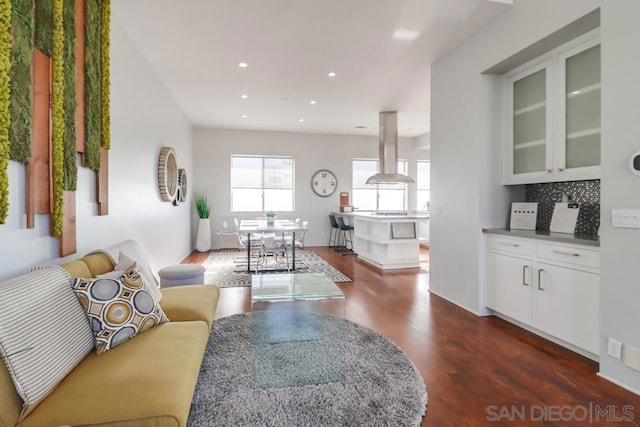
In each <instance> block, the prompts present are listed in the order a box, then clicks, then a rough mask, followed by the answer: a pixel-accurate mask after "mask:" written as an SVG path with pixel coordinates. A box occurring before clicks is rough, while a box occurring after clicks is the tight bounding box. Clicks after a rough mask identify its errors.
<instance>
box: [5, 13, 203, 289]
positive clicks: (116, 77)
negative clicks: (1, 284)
mask: <svg viewBox="0 0 640 427" xmlns="http://www.w3.org/2000/svg"><path fill="white" fill-rule="evenodd" d="M111 31H112V37H111V117H112V123H111V137H112V140H111V147H112V148H111V151H110V154H109V156H110V157H109V163H110V164H109V215H107V216H97V214H96V212H97V208H96V204H95V202H94V200H95V176H94V174H93V172H91V171H89V170H88V169H84V168H80V170H79V173H78V191H77V193H76V204H77V219H76V221H77V245H78V252H77V254H76V255H74V256H72V257H69V258H74V257H77V256H82V255H84V254H85V253H87V252H88V251H90V250H92V249H96V248H100V247H104V246H107V245H109V244H112V243H116V242H118V241H121V240H124V239H130V238H134V239H136V240H138V242H139V243H140V244H141V246H142V248H143V249H144V250H145V252H146V253H147V254H148V256H149V262H150V263H151V265H152V267H153V268H154V269H155V270H158V269H160V268H162V267H163V266H165V265H167V264H172V263H176V262H178V261H180V260H181V259H182V258H184V257H185V256H186V255H187V254H188V253H189V252H190V251H191V248H192V245H191V239H190V236H191V209H190V206H189V204H185V205H182V206H179V207H173V206H172V205H171V204H169V203H164V202H162V201H161V200H160V196H159V192H158V189H157V184H156V180H157V178H156V168H157V161H158V154H159V152H160V148H161V147H162V146H164V145H170V146H173V147H174V148H175V149H176V153H177V159H178V164H179V166H180V167H183V168H185V169H186V170H187V172H188V173H189V174H191V173H192V170H193V168H192V162H193V159H192V144H191V126H190V124H189V123H188V122H187V120H186V118H185V117H184V115H183V114H182V112H181V110H180V109H179V108H178V106H177V105H176V103H175V102H174V101H173V99H172V97H171V96H170V94H169V92H168V91H167V89H166V88H165V87H164V85H163V84H162V83H161V82H160V80H159V79H158V77H157V76H156V74H155V73H154V71H153V70H152V69H151V68H150V67H149V65H148V64H147V62H146V61H145V60H144V59H143V58H142V56H141V55H140V53H139V52H138V50H137V49H136V48H135V45H134V44H133V42H132V41H131V40H130V39H129V37H128V36H127V35H126V34H125V33H124V30H123V29H122V27H121V26H120V25H119V23H118V21H117V19H116V18H115V17H114V19H113V24H112V29H111ZM9 180H10V188H9V190H10V192H11V195H10V203H11V208H10V211H9V218H8V221H7V224H5V225H0V260H1V261H0V280H2V279H6V278H9V277H12V276H15V275H17V274H21V273H23V272H24V271H25V270H26V269H27V268H29V267H30V266H33V265H37V264H40V263H45V262H55V263H57V262H60V261H61V260H60V259H59V258H58V239H55V238H52V237H49V217H48V215H37V216H36V227H35V229H31V230H27V229H26V228H25V209H24V182H25V177H24V167H23V166H22V164H19V163H16V162H10V166H9Z"/></svg>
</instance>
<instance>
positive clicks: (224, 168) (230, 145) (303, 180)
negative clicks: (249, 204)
mask: <svg viewBox="0 0 640 427" xmlns="http://www.w3.org/2000/svg"><path fill="white" fill-rule="evenodd" d="M415 146H416V144H415V140H414V139H413V138H408V139H405V138H400V142H399V147H398V157H399V158H400V159H406V160H408V161H409V175H411V176H413V177H414V178H415V175H416V164H415V160H417V159H427V158H428V151H426V150H416V149H415ZM232 154H241V155H283V156H294V157H295V184H294V185H295V212H293V213H281V214H280V215H279V216H278V217H279V218H289V219H293V218H301V219H302V220H306V221H309V229H310V230H309V232H308V233H307V236H306V238H305V244H307V245H309V246H326V245H327V244H328V238H329V219H328V215H329V212H331V211H337V210H338V209H339V206H340V196H339V193H340V192H342V191H346V192H348V193H349V194H351V192H352V191H351V160H352V159H353V158H377V157H378V137H377V136H372V137H360V136H347V135H318V134H305V133H287V132H253V131H239V130H221V129H204V128H202V129H196V130H195V132H194V170H195V179H194V189H196V190H198V191H205V190H206V191H207V193H208V195H209V198H210V200H211V202H212V215H211V221H212V227H211V228H212V232H213V233H214V236H213V239H214V241H215V232H216V231H219V230H221V224H222V222H223V221H227V222H228V223H229V224H231V225H232V226H233V218H238V219H247V218H254V217H256V216H260V215H261V213H232V212H230V210H231V206H230V200H231V196H230V193H231V190H230V188H231V182H230V178H231V177H230V164H231V155H232ZM318 169H329V170H331V171H332V172H334V173H335V174H336V177H337V178H338V189H337V190H336V192H335V193H334V194H333V195H332V196H330V197H326V198H325V197H318V196H316V195H315V194H314V193H313V192H312V190H311V175H312V174H313V173H314V172H315V171H317V170H318ZM411 189H413V190H411ZM409 208H410V209H415V184H411V187H410V191H409Z"/></svg>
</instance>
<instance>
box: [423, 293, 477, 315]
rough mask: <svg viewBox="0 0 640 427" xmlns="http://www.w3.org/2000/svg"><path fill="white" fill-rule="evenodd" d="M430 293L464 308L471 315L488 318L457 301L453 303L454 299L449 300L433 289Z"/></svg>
mask: <svg viewBox="0 0 640 427" xmlns="http://www.w3.org/2000/svg"><path fill="white" fill-rule="evenodd" d="M429 293H430V294H434V295H435V296H437V297H439V298H442V299H443V300H446V301H449V302H450V303H451V304H453V305H457V306H458V307H460V308H463V309H465V310H467V311H468V312H469V313H473V314H475V315H476V316H480V317H483V316H486V315H485V314H482V313H479V312H477V311H474V310H471V309H470V308H469V307H465V306H464V305H462V304H460V303H458V302H456V301H453V300H452V299H449V298H447V297H445V296H443V295H440V294H439V293H437V292H434V291H433V290H432V289H429Z"/></svg>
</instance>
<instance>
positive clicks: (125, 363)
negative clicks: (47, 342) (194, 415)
mask: <svg viewBox="0 0 640 427" xmlns="http://www.w3.org/2000/svg"><path fill="white" fill-rule="evenodd" d="M208 336H209V331H208V329H207V326H206V324H205V323H204V322H170V323H165V324H162V325H159V326H157V327H155V328H152V329H150V330H148V331H147V332H145V333H144V334H141V335H139V336H137V337H136V338H135V339H133V340H129V341H127V342H126V343H125V344H122V345H120V346H118V347H116V348H114V349H112V350H111V351H108V352H106V353H104V354H102V355H100V356H98V355H96V354H95V353H91V354H89V355H88V356H87V357H86V358H85V359H84V360H83V361H82V363H80V364H79V365H78V366H77V367H76V369H74V370H73V371H72V372H71V373H70V374H69V375H68V376H67V377H66V378H65V379H64V381H62V382H61V383H60V384H59V385H58V387H56V389H55V390H54V391H53V393H51V394H50V395H49V397H47V399H46V400H45V401H43V402H42V403H41V404H40V405H39V406H38V407H37V408H36V409H35V411H33V412H32V413H31V415H29V417H27V419H25V420H24V421H23V422H22V423H21V424H20V427H41V426H60V425H92V426H104V425H113V426H115V425H117V426H118V427H129V426H136V427H140V426H154V427H158V426H176V427H178V426H186V422H187V417H188V415H189V408H190V405H191V399H192V397H193V392H194V390H195V385H196V381H197V379H198V372H199V370H200V364H201V362H202V357H203V354H204V348H205V346H206V343H207V339H208Z"/></svg>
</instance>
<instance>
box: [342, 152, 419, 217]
mask: <svg viewBox="0 0 640 427" xmlns="http://www.w3.org/2000/svg"><path fill="white" fill-rule="evenodd" d="M354 162H375V163H376V167H375V171H376V172H374V173H377V171H378V170H379V169H378V168H379V165H380V160H379V159H371V158H362V157H356V158H353V159H351V195H352V199H351V204H352V205H354V206H355V192H356V190H374V189H375V191H376V208H375V209H373V210H372V209H358V211H360V212H376V211H380V210H382V211H406V210H408V209H409V185H408V184H406V183H399V184H393V185H402V186H403V188H388V187H384V186H385V185H388V184H375V187H374V185H371V184H365V185H366V187H356V186H355V185H354V179H353V171H354V167H353V166H354ZM398 163H402V164H403V167H404V170H405V171H408V169H409V161H408V160H404V159H399V160H398ZM381 185H382V186H383V187H382V188H380V186H381ZM381 190H383V191H384V190H392V191H402V205H403V207H402V208H394V209H380V191H381Z"/></svg>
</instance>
